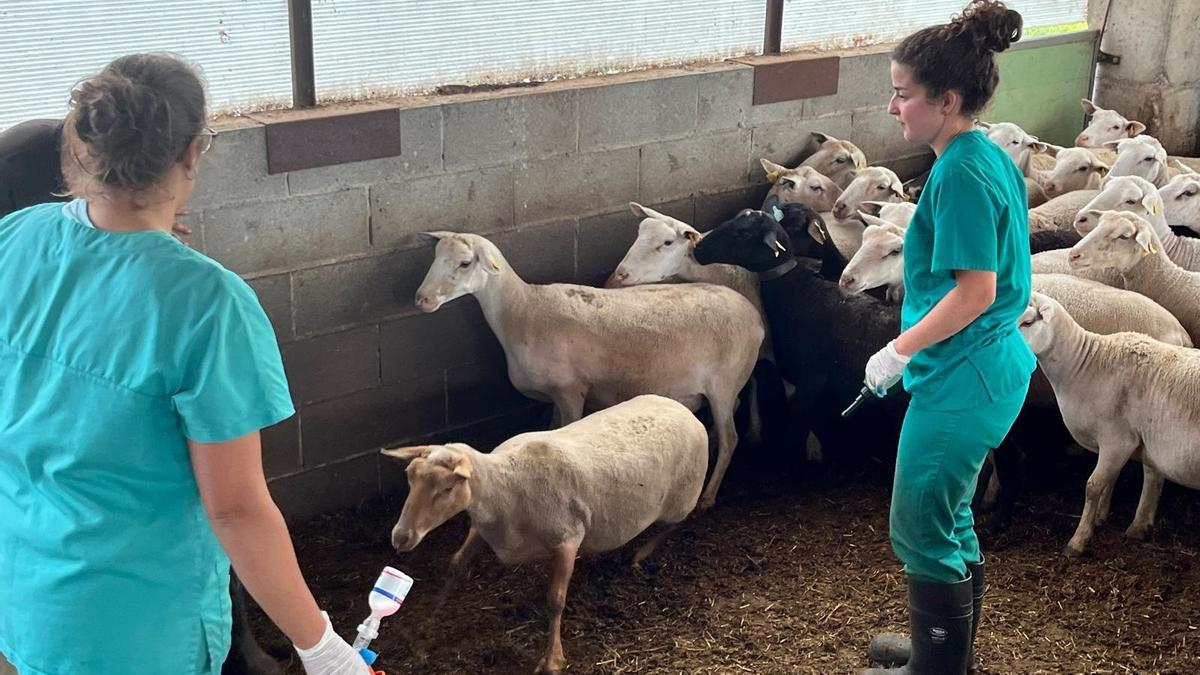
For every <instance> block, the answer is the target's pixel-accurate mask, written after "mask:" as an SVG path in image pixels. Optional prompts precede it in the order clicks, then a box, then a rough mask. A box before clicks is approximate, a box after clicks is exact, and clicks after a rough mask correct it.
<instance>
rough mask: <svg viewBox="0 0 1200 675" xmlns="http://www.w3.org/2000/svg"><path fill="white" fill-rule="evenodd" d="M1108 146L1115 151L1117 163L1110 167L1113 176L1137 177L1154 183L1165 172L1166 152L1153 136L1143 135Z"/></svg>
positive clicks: (1114, 142) (1111, 143)
mask: <svg viewBox="0 0 1200 675" xmlns="http://www.w3.org/2000/svg"><path fill="white" fill-rule="evenodd" d="M1108 146H1109V147H1114V146H1115V147H1116V149H1117V161H1115V162H1113V165H1112V175H1114V176H1139V177H1141V178H1145V179H1146V180H1149V181H1155V180H1158V179H1159V178H1160V177H1161V176H1162V175H1163V173H1164V172H1165V171H1166V170H1167V151H1166V150H1164V149H1163V146H1162V144H1161V143H1159V142H1158V139H1157V138H1154V137H1153V136H1146V135H1145V134H1143V135H1141V136H1137V137H1135V138H1126V139H1124V140H1120V141H1112V142H1110V143H1109V144H1108Z"/></svg>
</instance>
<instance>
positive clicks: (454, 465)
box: [382, 443, 472, 551]
mask: <svg viewBox="0 0 1200 675" xmlns="http://www.w3.org/2000/svg"><path fill="white" fill-rule="evenodd" d="M468 451H470V447H469V446H466V445H462V444H459V443H451V444H450V445H425V446H416V447H409V448H392V449H387V450H383V451H382V452H383V454H385V455H387V456H389V457H395V458H396V459H399V460H401V461H407V462H408V468H407V469H406V471H405V473H406V474H407V476H408V498H407V499H405V500H404V508H403V509H402V510H401V511H400V519H399V520H397V521H396V525H395V526H394V527H393V528H392V547H393V548H395V549H396V550H397V551H411V550H413V549H414V548H416V547H417V544H419V543H421V540H422V539H424V538H425V535H426V534H429V532H431V531H432V530H434V529H436V528H437V527H439V526H440V525H441V524H442V523H445V522H446V521H447V520H450V519H451V518H453V517H454V516H456V515H458V514H459V513H462V512H463V511H465V510H466V509H467V507H468V506H470V505H471V483H470V480H469V479H470V478H471V468H472V467H471V459H470V457H469V455H468V454H467V453H468Z"/></svg>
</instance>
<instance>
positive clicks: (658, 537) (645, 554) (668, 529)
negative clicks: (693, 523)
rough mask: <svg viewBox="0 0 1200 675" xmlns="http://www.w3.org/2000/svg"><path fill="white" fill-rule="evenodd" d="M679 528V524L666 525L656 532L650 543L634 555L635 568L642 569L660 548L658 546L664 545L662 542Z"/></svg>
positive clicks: (643, 545)
mask: <svg viewBox="0 0 1200 675" xmlns="http://www.w3.org/2000/svg"><path fill="white" fill-rule="evenodd" d="M678 527H679V523H671V524H670V525H666V526H664V527H663V528H662V529H660V530H659V531H658V532H656V533H655V534H654V536H653V537H651V538H650V540H649V541H647V542H646V543H644V544H642V545H641V546H640V547H639V548H638V550H637V553H634V554H633V566H634V567H641V566H642V561H643V560H645V559H646V558H649V557H650V555H651V554H652V553H654V549H656V548H658V545H659V544H661V543H662V540H663V539H666V538H667V536H668V535H670V534H671V533H672V532H674V531H675V530H676V528H678Z"/></svg>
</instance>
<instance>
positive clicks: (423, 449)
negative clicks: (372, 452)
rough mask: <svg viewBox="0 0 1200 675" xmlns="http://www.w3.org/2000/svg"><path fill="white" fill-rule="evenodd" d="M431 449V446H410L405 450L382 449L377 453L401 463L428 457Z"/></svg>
mask: <svg viewBox="0 0 1200 675" xmlns="http://www.w3.org/2000/svg"><path fill="white" fill-rule="evenodd" d="M433 448H434V446H432V445H412V446H409V447H405V448H383V449H382V450H380V451H379V452H380V453H381V454H383V455H387V456H388V457H394V458H396V459H398V460H400V461H403V462H411V461H412V460H414V459H418V458H422V457H428V456H429V453H430V452H432V451H433Z"/></svg>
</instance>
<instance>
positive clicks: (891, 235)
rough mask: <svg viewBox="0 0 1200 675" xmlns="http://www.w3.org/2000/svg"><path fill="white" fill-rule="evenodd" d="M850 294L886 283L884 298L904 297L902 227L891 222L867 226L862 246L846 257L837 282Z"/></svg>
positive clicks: (900, 298)
mask: <svg viewBox="0 0 1200 675" xmlns="http://www.w3.org/2000/svg"><path fill="white" fill-rule="evenodd" d="M838 283H839V284H841V286H842V288H844V289H846V290H847V291H849V292H851V293H862V292H864V291H867V290H870V289H872V288H879V287H880V286H886V287H887V292H886V295H885V298H886V300H887V301H888V302H891V303H896V302H900V301H901V300H903V299H904V229H903V228H901V227H900V226H898V225H896V224H894V223H880V224H873V225H868V226H867V229H866V230H864V231H863V237H862V246H861V247H860V248H859V249H858V251H856V252H855V253H854V256H853V257H852V258H850V262H849V263H847V264H846V268H845V269H844V270H842V277H841V279H840V280H839V281H838Z"/></svg>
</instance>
